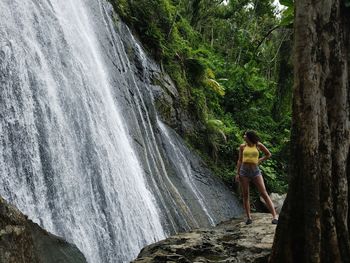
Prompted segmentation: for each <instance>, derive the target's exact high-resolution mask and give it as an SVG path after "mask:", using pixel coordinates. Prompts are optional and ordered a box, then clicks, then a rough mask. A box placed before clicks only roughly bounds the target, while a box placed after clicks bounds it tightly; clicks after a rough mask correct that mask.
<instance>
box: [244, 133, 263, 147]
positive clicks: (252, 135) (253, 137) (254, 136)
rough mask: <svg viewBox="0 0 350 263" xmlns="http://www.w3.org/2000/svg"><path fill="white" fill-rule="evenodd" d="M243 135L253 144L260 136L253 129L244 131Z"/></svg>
mask: <svg viewBox="0 0 350 263" xmlns="http://www.w3.org/2000/svg"><path fill="white" fill-rule="evenodd" d="M245 135H246V136H247V138H248V140H249V141H251V142H252V143H254V144H257V143H258V142H259V141H260V138H259V136H258V135H257V134H256V132H255V131H246V132H245Z"/></svg>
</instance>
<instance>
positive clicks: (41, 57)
mask: <svg viewBox="0 0 350 263" xmlns="http://www.w3.org/2000/svg"><path fill="white" fill-rule="evenodd" d="M90 16H91V15H90V14H88V12H87V9H86V7H85V6H84V3H82V2H81V1H80V0H71V1H39V0H38V1H32V0H26V1H23V0H20V1H19V0H18V1H15V0H8V1H7V0H2V1H1V2H0V17H1V18H0V20H1V27H0V50H1V113H2V118H1V125H0V132H1V142H0V151H1V155H0V156H1V157H0V158H1V159H0V167H1V182H2V183H1V184H0V193H1V195H2V196H4V197H5V198H7V199H9V200H10V201H11V202H14V203H15V204H16V205H17V206H18V207H19V208H20V209H21V210H22V211H23V212H25V213H26V214H28V215H30V217H31V218H32V219H33V220H34V221H37V222H40V224H41V225H42V226H43V227H44V228H46V229H47V230H49V231H51V232H53V233H55V234H58V235H62V236H64V237H65V238H66V239H68V240H69V241H71V242H74V243H75V244H76V245H77V246H78V247H79V248H80V249H81V250H82V252H83V253H84V254H85V256H86V257H87V258H88V260H89V262H94V263H95V262H96V263H97V262H116V261H126V260H129V259H131V258H133V257H134V256H136V255H137V253H138V252H139V250H140V248H141V247H142V246H144V245H145V244H147V243H150V242H154V241H156V240H159V239H160V238H163V237H164V232H163V229H162V226H161V221H160V217H159V214H158V213H159V211H158V208H157V204H156V202H155V200H154V197H153V196H152V194H151V193H150V191H149V190H148V189H147V185H146V181H145V179H144V172H143V170H142V168H141V166H140V164H139V161H138V159H137V157H136V155H135V153H134V150H133V149H132V147H131V144H130V142H129V139H128V135H127V132H126V129H125V127H124V125H123V123H124V121H123V120H122V118H121V116H120V113H119V111H118V106H117V105H116V104H115V102H114V101H113V100H112V92H111V84H110V80H109V77H108V75H107V69H105V67H104V62H103V59H102V58H101V55H100V52H102V51H101V48H100V47H99V45H98V42H97V40H96V36H95V33H94V30H93V28H92V26H91V24H90V20H89V17H90Z"/></svg>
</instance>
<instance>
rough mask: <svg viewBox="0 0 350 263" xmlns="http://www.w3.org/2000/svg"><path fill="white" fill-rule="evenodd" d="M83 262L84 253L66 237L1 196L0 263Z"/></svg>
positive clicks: (84, 260)
mask: <svg viewBox="0 0 350 263" xmlns="http://www.w3.org/2000/svg"><path fill="white" fill-rule="evenodd" d="M24 262H28V263H36V262H40V263H56V262H57V263H58V262H65V263H83V262H86V259H85V257H84V255H83V254H82V253H81V252H80V251H79V250H78V248H77V247H76V246H75V245H73V244H69V243H68V242H66V241H65V240H63V239H62V238H60V237H57V236H55V235H52V234H50V233H48V232H47V231H45V230H43V229H42V228H40V226H39V225H37V224H35V223H33V222H32V221H30V220H28V219H27V217H26V216H25V215H23V214H22V213H21V212H20V211H19V210H18V209H16V208H15V207H14V206H11V205H9V204H8V203H7V202H6V201H5V200H4V199H3V198H1V197H0V263H24Z"/></svg>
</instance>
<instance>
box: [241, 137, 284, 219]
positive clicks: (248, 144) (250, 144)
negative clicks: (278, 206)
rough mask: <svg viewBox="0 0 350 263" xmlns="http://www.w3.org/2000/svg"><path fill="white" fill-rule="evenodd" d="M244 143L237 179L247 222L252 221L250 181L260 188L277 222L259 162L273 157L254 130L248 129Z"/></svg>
mask: <svg viewBox="0 0 350 263" xmlns="http://www.w3.org/2000/svg"><path fill="white" fill-rule="evenodd" d="M243 138H244V141H245V143H244V144H241V146H240V147H239V158H238V162H237V175H236V178H235V179H236V181H237V182H239V183H240V185H241V189H242V194H243V206H244V209H245V212H246V215H247V220H246V224H247V225H249V224H251V223H252V218H251V215H250V203H249V182H250V181H253V183H254V184H255V186H256V187H257V188H258V190H259V192H260V195H261V197H262V198H264V200H265V202H266V204H267V207H268V209H269V210H270V212H271V214H272V217H273V218H272V224H277V223H278V219H277V213H276V210H275V207H274V205H273V203H272V201H271V199H270V197H269V195H268V194H267V191H266V188H265V184H264V179H263V177H262V175H261V172H260V169H259V164H261V163H262V162H263V161H265V160H267V159H269V158H270V157H271V153H270V151H269V150H268V149H267V148H266V147H265V146H264V145H263V144H262V143H261V142H260V141H259V140H260V139H259V137H258V135H257V134H256V133H255V132H254V131H246V132H245V133H244V136H243ZM259 150H260V151H262V152H263V153H264V156H263V157H262V158H259Z"/></svg>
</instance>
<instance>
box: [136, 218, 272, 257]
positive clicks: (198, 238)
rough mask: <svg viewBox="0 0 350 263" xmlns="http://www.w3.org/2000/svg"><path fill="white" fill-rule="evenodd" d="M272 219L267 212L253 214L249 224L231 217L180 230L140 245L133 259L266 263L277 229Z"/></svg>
mask: <svg viewBox="0 0 350 263" xmlns="http://www.w3.org/2000/svg"><path fill="white" fill-rule="evenodd" d="M271 219H272V218H271V215H270V214H262V213H255V214H253V223H252V224H251V225H246V224H245V223H244V220H243V219H232V220H229V221H226V222H223V223H221V224H219V225H218V226H216V227H213V228H208V229H196V230H193V231H191V232H189V233H180V234H177V235H175V236H172V237H169V238H167V239H165V240H162V241H159V242H157V243H155V244H152V245H149V246H147V247H145V248H143V249H142V250H141V252H140V254H139V256H138V257H137V259H136V260H135V261H133V262H134V263H148V262H158V263H161V262H167V263H170V262H180V263H181V262H183V263H185V262H186V263H187V262H235V263H241V262H242V263H243V262H244V263H253V262H254V263H263V262H267V261H268V256H269V255H270V252H271V248H272V243H273V237H274V234H275V229H276V225H272V224H271Z"/></svg>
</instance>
